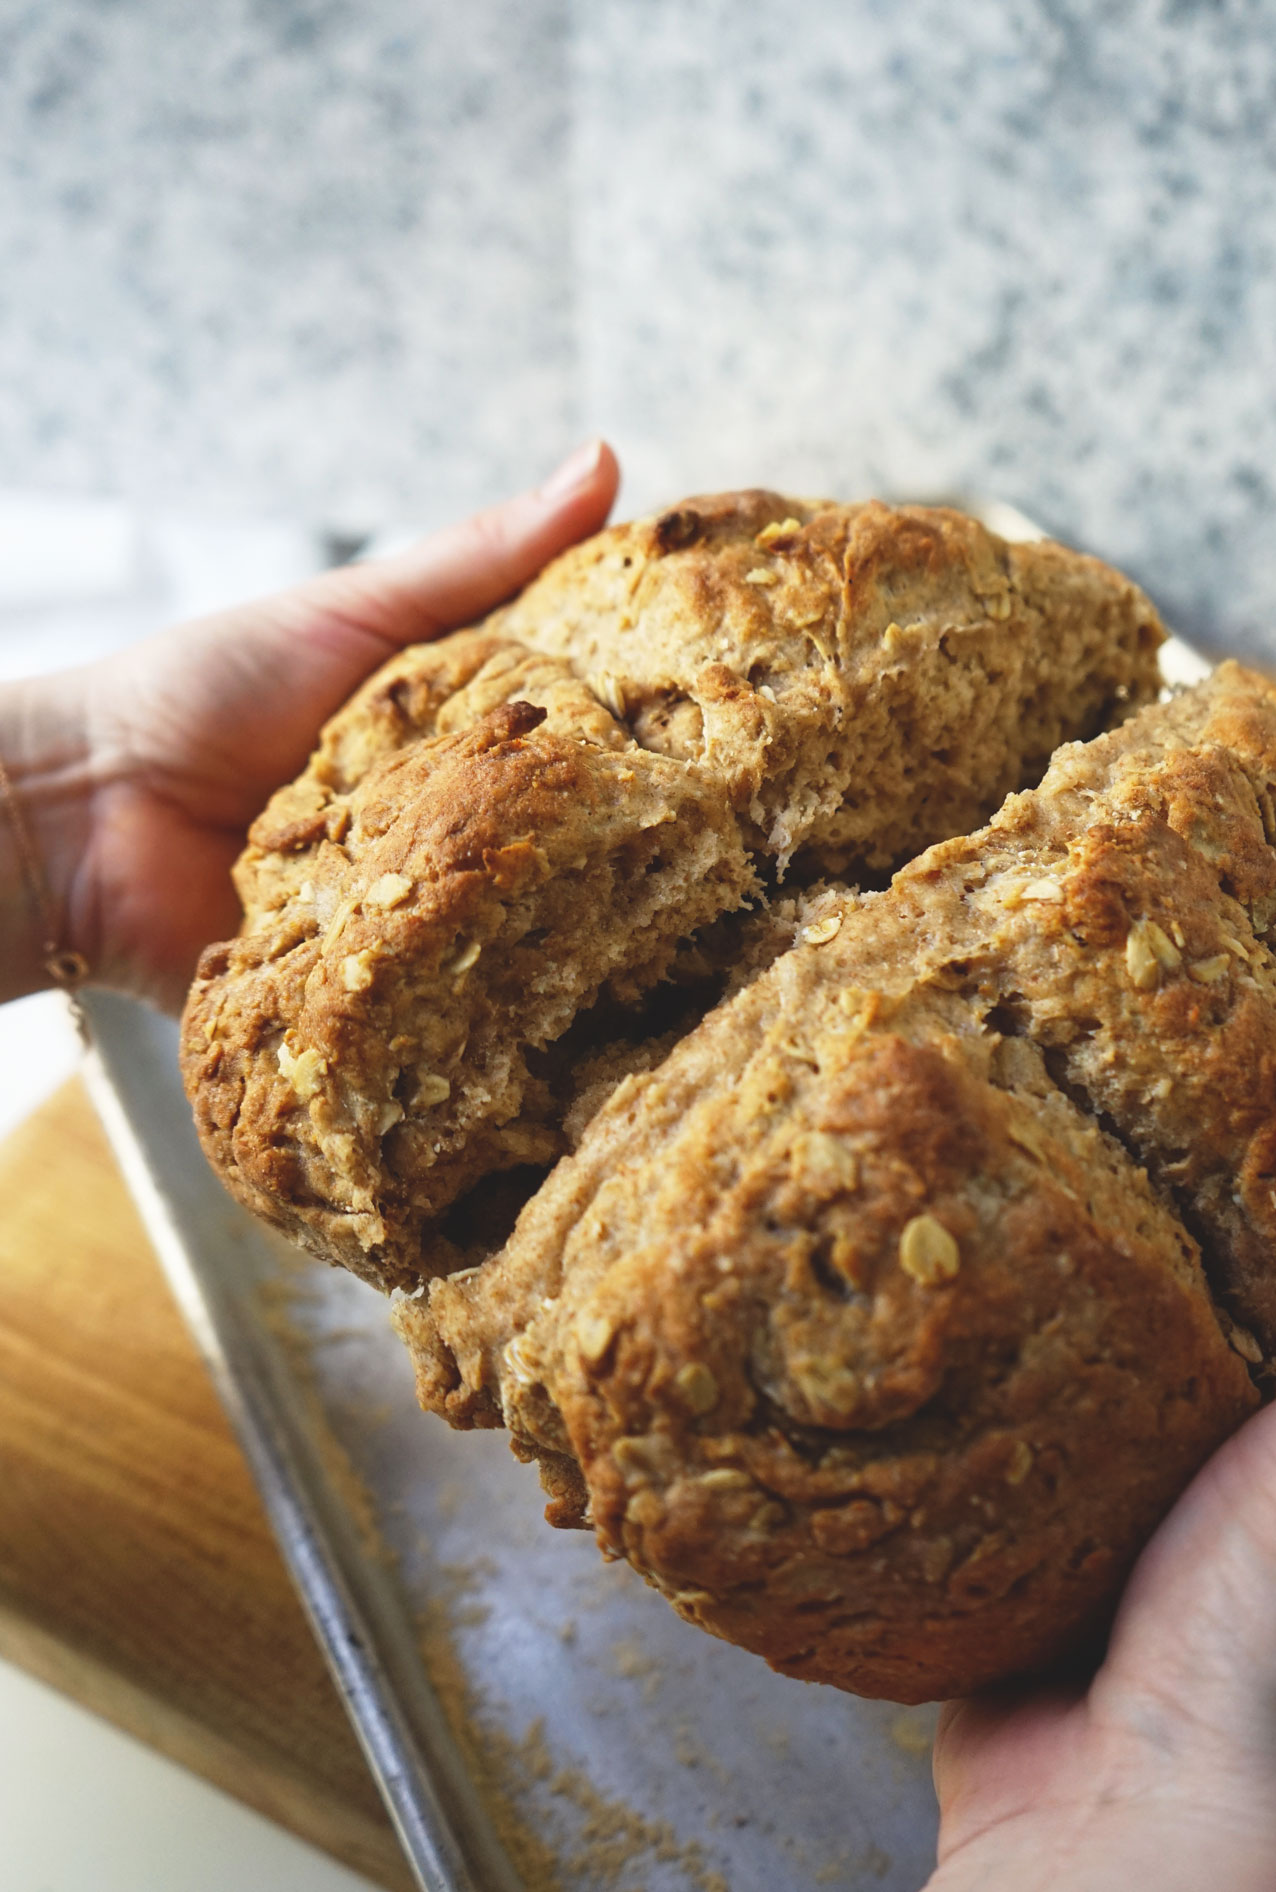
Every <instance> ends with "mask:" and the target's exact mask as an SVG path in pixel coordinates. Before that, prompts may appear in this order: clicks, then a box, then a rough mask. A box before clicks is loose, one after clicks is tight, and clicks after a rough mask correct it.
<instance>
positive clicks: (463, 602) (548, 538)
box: [272, 440, 620, 654]
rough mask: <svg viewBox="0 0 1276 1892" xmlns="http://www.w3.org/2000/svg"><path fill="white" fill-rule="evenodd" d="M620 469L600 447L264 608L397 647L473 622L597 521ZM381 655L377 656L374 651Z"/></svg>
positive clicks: (310, 626)
mask: <svg viewBox="0 0 1276 1892" xmlns="http://www.w3.org/2000/svg"><path fill="white" fill-rule="evenodd" d="M619 481H620V469H619V467H618V466H617V463H616V456H615V454H614V453H613V452H612V450H611V448H610V447H609V446H608V445H607V443H606V442H605V441H603V440H593V441H589V442H587V443H586V444H585V445H584V446H582V447H578V448H577V449H576V451H575V452H574V453H573V454H571V455H570V456H569V457H568V458H567V459H566V460H564V462H563V463H562V465H561V466H560V467H558V468H557V470H556V471H555V472H554V473H552V474H551V475H550V476H549V478H548V479H547V480H545V481H544V482H543V483H542V484H541V485H540V486H537V487H534V488H532V489H531V490H530V491H528V492H525V493H520V494H519V495H518V496H517V497H516V498H514V499H510V500H507V501H506V502H505V503H504V504H503V505H501V506H495V507H492V508H491V509H490V510H488V511H486V512H480V513H475V514H474V515H473V517H472V518H469V519H464V520H461V521H460V522H459V523H458V524H456V525H452V526H446V527H444V529H443V530H442V531H440V532H435V533H432V534H431V535H430V536H429V537H428V538H424V539H421V540H420V541H419V542H418V543H417V544H415V545H413V546H410V547H409V548H408V549H407V550H406V551H403V552H399V553H396V554H395V555H393V556H392V557H388V558H380V559H369V560H367V561H365V562H363V563H361V564H357V565H346V566H343V567H342V568H341V569H340V570H338V571H333V572H325V573H324V574H323V575H322V577H319V578H315V579H312V580H311V581H310V583H309V584H306V585H301V586H298V587H297V588H296V589H295V590H293V591H291V592H287V593H284V594H283V595H282V596H281V597H280V598H279V599H278V600H274V601H272V602H274V603H276V604H277V606H278V607H279V615H280V616H284V615H285V614H286V617H287V621H288V622H289V624H290V625H291V624H296V625H298V626H299V627H305V629H306V630H307V633H308V634H311V635H313V634H314V631H315V627H316V624H317V623H318V624H320V625H321V624H323V623H324V622H325V621H326V622H328V623H331V622H333V621H334V620H335V621H336V622H338V623H340V624H341V626H342V627H343V628H344V629H345V630H347V631H349V630H357V631H361V632H364V633H365V634H369V635H370V636H372V637H374V638H376V639H378V640H380V641H382V642H383V643H385V644H387V645H389V646H391V647H393V648H395V649H397V648H398V647H399V646H401V645H403V644H410V643H417V642H420V641H422V640H423V639H426V638H430V637H435V636H437V635H438V634H439V633H440V632H441V631H447V630H452V629H454V628H455V627H457V626H458V625H462V624H468V623H470V622H472V621H473V620H474V619H475V618H479V617H482V616H483V614H484V613H485V612H487V611H490V610H492V609H493V607H494V606H496V605H498V604H500V603H501V602H502V601H503V600H504V599H506V598H508V597H510V596H511V595H512V594H513V593H514V592H516V591H517V590H518V589H519V588H520V586H522V585H525V584H526V583H527V581H528V580H529V579H530V578H534V577H535V575H536V573H537V572H538V571H540V569H541V567H542V566H543V565H545V564H546V563H547V562H548V560H549V559H551V558H553V557H554V556H555V555H556V554H557V553H559V552H561V551H564V550H565V549H566V548H567V547H568V546H569V545H573V544H575V542H576V541H577V540H578V539H582V538H584V537H585V536H586V535H587V534H589V533H591V532H595V531H597V530H598V528H599V527H600V526H601V525H602V524H603V523H604V521H605V520H606V517H607V514H608V512H609V511H610V509H611V504H612V501H613V500H614V498H615V496H616V488H617V486H618V484H619ZM381 654H385V653H381Z"/></svg>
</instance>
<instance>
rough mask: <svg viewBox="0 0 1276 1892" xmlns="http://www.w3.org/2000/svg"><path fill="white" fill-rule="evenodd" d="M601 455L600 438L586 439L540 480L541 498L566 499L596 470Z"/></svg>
mask: <svg viewBox="0 0 1276 1892" xmlns="http://www.w3.org/2000/svg"><path fill="white" fill-rule="evenodd" d="M602 457H603V443H602V441H601V440H587V441H586V442H585V444H584V446H583V447H577V449H576V451H575V452H574V453H569V454H568V456H567V458H566V459H565V460H564V461H563V464H562V465H561V466H559V467H555V469H554V471H553V472H552V473H551V474H550V476H549V478H548V479H547V480H545V481H543V482H542V485H541V489H540V495H541V498H542V499H566V497H567V495H568V494H569V493H574V492H575V491H576V489H577V487H578V486H585V485H586V484H588V482H589V481H590V480H591V479H592V478H593V477H594V474H595V473H596V472H597V471H598V463H599V461H600V460H601V459H602Z"/></svg>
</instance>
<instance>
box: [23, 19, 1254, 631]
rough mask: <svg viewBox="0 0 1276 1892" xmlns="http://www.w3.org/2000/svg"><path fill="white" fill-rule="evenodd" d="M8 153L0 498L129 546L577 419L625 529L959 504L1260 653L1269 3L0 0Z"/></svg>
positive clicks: (518, 444)
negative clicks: (38, 507)
mask: <svg viewBox="0 0 1276 1892" xmlns="http://www.w3.org/2000/svg"><path fill="white" fill-rule="evenodd" d="M0 139H3V149H2V152H0V234H2V237H3V246H4V259H5V260H4V269H3V273H2V274H0V483H3V484H5V485H7V486H9V487H11V488H15V489H18V490H20V491H26V492H31V493H39V494H43V495H57V496H65V497H67V498H70V497H76V498H88V497H91V498H95V499H101V498H109V499H112V500H116V501H120V502H123V503H124V504H125V505H127V506H128V507H129V508H130V509H131V510H132V511H133V513H134V516H135V518H136V519H137V520H138V521H139V525H140V528H141V535H142V538H143V540H145V526H146V523H147V521H148V519H150V518H151V517H155V518H159V517H160V516H161V515H166V514H168V513H170V512H171V511H173V510H174V509H177V510H181V511H184V512H198V513H203V514H204V515H206V516H209V517H217V518H220V519H222V520H224V521H228V520H245V519H253V520H261V519H263V518H268V519H270V520H273V521H276V522H288V523H294V524H296V523H300V524H303V525H304V526H306V527H307V528H311V529H314V530H316V531H319V532H324V533H327V534H330V535H332V536H333V538H334V539H335V541H336V542H337V543H338V544H341V543H346V542H349V541H350V540H351V539H358V538H359V537H360V536H362V535H364V534H366V533H368V532H372V531H376V530H378V529H381V528H383V527H385V526H387V525H390V524H394V525H400V524H410V523H411V524H422V525H428V524H432V523H434V522H436V521H438V520H441V519H443V518H445V517H448V516H451V515H453V514H455V513H457V512H461V511H465V510H467V509H468V508H470V507H472V506H474V505H476V504H478V503H480V502H482V501H485V500H489V499H491V498H493V497H495V496H496V495H498V494H501V493H504V492H506V491H508V490H509V489H510V488H511V487H514V486H516V485H518V484H520V483H521V482H523V481H526V480H528V479H531V478H533V477H535V476H536V475H537V474H538V473H540V472H541V471H542V470H543V469H544V468H546V467H548V466H549V465H550V464H551V463H552V462H553V461H554V459H555V458H556V456H558V455H559V454H560V453H561V452H562V451H563V450H564V449H565V448H566V447H567V446H568V445H569V444H570V443H571V442H573V441H574V440H575V439H576V438H577V437H578V436H580V435H582V434H584V433H587V432H593V431H595V430H601V431H603V432H605V433H607V434H608V435H609V436H610V437H611V438H613V439H614V441H615V442H616V444H617V447H618V449H619V451H620V453H621V456H622V459H623V460H624V463H625V466H626V469H627V475H628V479H627V486H626V490H625V492H624V494H623V496H622V504H623V506H625V507H626V508H630V509H641V508H646V507H648V506H651V505H653V504H656V503H659V502H661V501H662V500H665V499H670V498H673V497H676V496H678V495H679V494H681V493H683V492H684V491H688V490H691V489H696V488H701V489H703V488H706V487H713V486H718V485H723V484H742V483H750V482H765V483H769V484H773V485H778V486H781V487H791V488H794V489H796V490H798V491H801V492H811V491H818V492H827V493H830V494H835V495H838V496H852V495H856V494H860V493H863V492H867V491H869V490H880V491H883V492H887V493H890V494H908V495H924V494H934V493H944V492H960V491H962V490H966V489H975V490H978V491H980V492H995V493H996V494H998V495H1000V496H1002V497H1004V498H1007V499H1010V500H1012V501H1014V502H1015V503H1017V504H1018V505H1020V506H1022V507H1023V508H1025V509H1026V510H1027V511H1029V512H1031V513H1034V514H1036V515H1038V516H1039V517H1040V518H1041V519H1042V520H1043V522H1044V523H1046V524H1047V525H1048V526H1049V527H1050V528H1051V529H1052V530H1053V531H1055V532H1057V533H1059V534H1060V535H1062V536H1065V537H1067V538H1070V539H1073V540H1076V541H1078V542H1081V543H1084V544H1090V545H1094V546H1096V547H1098V548H1101V549H1102V550H1103V551H1104V552H1105V553H1107V554H1109V555H1110V556H1111V557H1113V558H1114V559H1116V560H1117V561H1118V562H1120V563H1122V564H1123V565H1125V566H1127V567H1128V568H1129V569H1130V570H1131V571H1132V572H1134V573H1135V574H1136V575H1137V576H1139V577H1140V578H1141V579H1143V580H1144V581H1145V582H1147V583H1148V584H1149V586H1150V587H1151V589H1152V590H1153V591H1154V592H1155V593H1156V595H1157V597H1158V598H1159V599H1160V600H1161V601H1163V603H1164V605H1165V607H1166V609H1167V610H1168V611H1169V613H1170V614H1171V615H1172V616H1173V617H1174V619H1175V620H1176V622H1177V624H1178V625H1179V627H1180V628H1182V629H1184V630H1187V631H1190V632H1194V633H1195V634H1196V635H1197V636H1198V637H1208V638H1210V639H1212V640H1214V641H1216V642H1218V643H1219V644H1228V645H1234V644H1237V643H1245V644H1252V643H1261V642H1262V640H1263V638H1264V637H1265V635H1266V632H1267V627H1268V625H1269V623H1270V622H1271V621H1272V619H1273V607H1274V605H1276V540H1274V538H1273V534H1272V532H1271V531H1270V520H1271V506H1272V482H1273V479H1274V478H1276V471H1274V469H1276V399H1274V396H1276V267H1274V262H1276V258H1274V250H1276V35H1273V33H1272V31H1271V16H1270V10H1269V9H1267V8H1266V7H1264V6H1263V5H1262V4H1261V0H1037V4H1031V3H1028V0H972V4H970V5H967V6H965V7H962V8H954V7H952V6H949V5H945V4H941V0H915V3H914V4H911V5H908V6H898V5H893V4H890V3H889V0H787V3H786V4H785V5H784V6H776V5H764V4H761V0H641V3H639V0H590V3H589V4H577V5H572V4H569V3H568V0H542V3H541V4H532V5H529V4H527V0H467V4H466V5H465V6H458V5H444V4H441V0H373V3H372V4H365V5H360V4H355V3H354V0H200V4H198V5H197V4H195V3H194V0H41V3H40V4H21V3H19V0H2V4H0ZM145 549H146V548H145V545H144V546H143V550H145ZM158 562H160V563H161V564H162V562H163V561H162V555H161V556H160V557H159V561H158ZM153 563H154V560H153V561H152V564H153ZM137 575H138V576H139V577H140V576H141V573H140V571H139V573H138V574H137ZM152 575H153V572H152Z"/></svg>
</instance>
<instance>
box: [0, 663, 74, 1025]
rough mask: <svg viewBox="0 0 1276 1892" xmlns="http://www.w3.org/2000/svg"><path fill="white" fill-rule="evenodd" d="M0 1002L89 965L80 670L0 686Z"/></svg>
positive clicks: (64, 979)
mask: <svg viewBox="0 0 1276 1892" xmlns="http://www.w3.org/2000/svg"><path fill="white" fill-rule="evenodd" d="M0 763H2V764H3V766H4V773H5V777H6V778H7V782H8V792H7V793H6V792H4V789H3V787H2V786H0V999H9V998H17V997H19V996H20V995H21V994H22V993H25V992H34V991H38V990H40V989H42V988H47V987H50V986H54V985H57V984H59V983H61V984H66V983H69V982H70V981H69V980H68V977H67V972H68V971H69V964H67V965H66V966H65V968H64V970H63V972H62V975H61V977H59V975H58V971H57V967H56V965H55V964H53V963H51V962H53V961H54V960H55V959H56V958H57V957H59V956H60V957H61V958H62V959H63V960H64V961H66V959H67V956H68V955H75V956H78V957H79V958H80V959H83V960H84V961H86V962H87V963H88V964H89V965H90V966H91V965H92V963H93V955H92V940H91V937H90V935H91V929H92V901H91V898H90V894H89V889H88V887H87V885H86V871H85V870H86V863H87V860H88V854H89V839H90V833H91V826H92V803H93V768H92V758H91V747H90V742H89V732H88V716H87V704H86V698H85V693H84V690H83V687H82V682H81V673H79V672H75V671H72V672H64V673H62V674H59V675H56V676H51V677H32V678H24V679H22V680H21V681H19V682H16V683H7V684H4V685H0Z"/></svg>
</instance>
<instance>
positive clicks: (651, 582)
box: [492, 491, 1163, 874]
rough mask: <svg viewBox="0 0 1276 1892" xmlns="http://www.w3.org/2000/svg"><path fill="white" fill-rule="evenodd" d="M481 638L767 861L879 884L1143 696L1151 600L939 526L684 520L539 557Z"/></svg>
mask: <svg viewBox="0 0 1276 1892" xmlns="http://www.w3.org/2000/svg"><path fill="white" fill-rule="evenodd" d="M492 628H493V630H494V631H497V632H499V633H500V634H503V635H507V636H511V637H514V638H517V639H519V640H521V641H522V642H524V643H527V644H528V645H530V646H532V647H533V648H535V649H538V650H544V651H553V652H555V653H557V654H558V655H560V656H564V657H568V658H570V660H571V661H572V663H573V664H574V665H575V666H576V667H577V668H578V669H579V670H580V671H581V673H582V674H584V675H587V676H590V677H593V678H595V679H597V680H598V682H599V684H600V688H601V691H602V692H603V693H604V694H605V696H606V697H607V699H608V700H610V701H612V702H613V703H615V704H616V705H617V707H618V709H619V710H620V713H621V714H622V716H623V718H624V720H625V722H626V724H627V725H628V726H629V727H630V728H632V729H633V731H634V734H635V735H636V736H637V738H638V740H639V741H640V742H641V743H643V744H644V746H647V747H653V748H661V749H663V750H664V751H665V752H666V753H668V754H672V755H681V756H687V757H691V758H694V759H698V760H704V761H707V762H709V763H710V764H711V765H712V767H713V768H714V770H715V772H716V773H717V774H718V775H720V776H721V777H722V779H723V780H724V782H725V783H726V785H727V787H728V790H729V792H730V794H731V796H732V798H733V801H734V803H735V805H736V806H737V807H739V808H740V809H741V811H742V812H743V813H744V814H745V816H746V819H747V821H748V824H749V829H750V837H751V843H752V845H754V846H757V847H759V848H760V849H761V850H762V851H763V852H765V853H772V854H774V855H775V856H776V857H777V858H778V859H779V860H780V861H781V862H782V863H783V862H784V861H786V860H787V859H789V858H790V856H792V855H794V854H797V853H800V852H802V851H804V850H805V851H806V852H808V853H811V854H813V855H815V856H816V857H817V858H818V859H819V861H820V862H821V864H822V865H824V866H825V867H826V868H828V869H829V870H830V871H837V872H849V873H851V874H857V873H859V872H862V871H863V870H865V869H868V870H874V871H876V870H880V869H882V868H885V867H890V866H893V865H896V864H897V863H898V862H899V861H900V860H902V859H905V858H907V857H908V856H910V855H912V854H915V853H917V852H918V851H919V850H920V849H921V848H923V847H925V846H926V845H928V844H929V843H930V842H932V841H936V840H939V839H941V838H942V837H944V836H946V835H950V834H959V833H962V832H964V831H965V830H967V829H969V828H972V827H976V826H977V825H978V824H979V823H980V822H981V821H983V820H985V819H986V818H987V816H988V815H989V814H991V812H992V810H993V809H994V808H995V807H996V806H997V805H998V803H999V802H1000V801H1001V799H1002V797H1003V796H1004V795H1005V794H1006V793H1007V792H1008V791H1009V790H1010V789H1013V788H1018V787H1021V786H1023V785H1024V784H1025V783H1026V782H1027V781H1029V780H1034V779H1035V778H1036V777H1037V776H1038V775H1040V773H1041V771H1042V769H1044V767H1045V765H1046V762H1047V760H1048V759H1049V757H1050V755H1051V753H1052V751H1053V750H1054V749H1055V748H1056V747H1057V746H1058V744H1059V743H1060V742H1063V741H1066V740H1068V739H1070V738H1072V737H1077V736H1082V737H1084V736H1090V735H1094V734H1096V733H1097V732H1098V731H1099V730H1100V729H1103V728H1105V727H1107V726H1108V724H1109V723H1111V722H1112V721H1114V720H1115V719H1116V717H1117V716H1118V715H1119V714H1120V713H1121V711H1122V710H1123V709H1124V708H1127V707H1128V706H1129V705H1131V704H1132V703H1138V702H1144V701H1147V700H1148V698H1149V697H1150V696H1151V695H1153V694H1154V693H1155V690H1156V687H1157V671H1156V651H1157V647H1158V646H1159V644H1160V642H1161V639H1162V635H1163V633H1162V631H1161V628H1160V625H1159V622H1158V620H1157V618H1156V614H1155V612H1154V611H1153V610H1152V607H1151V605H1150V604H1149V603H1148V600H1147V599H1146V597H1145V596H1144V595H1143V593H1142V592H1141V591H1139V590H1138V589H1137V587H1136V586H1134V585H1131V584H1130V582H1129V580H1128V579H1125V578H1122V577H1121V576H1120V575H1119V574H1118V573H1116V572H1113V571H1112V570H1111V569H1110V568H1109V567H1107V566H1104V565H1101V564H1100V563H1099V562H1098V561H1097V560H1096V559H1091V558H1086V557H1084V556H1082V555H1080V554H1078V553H1075V552H1070V551H1068V550H1066V549H1065V548H1064V547H1062V546H1059V545H1055V544H1053V543H1050V542H1048V541H1046V542H1041V543H1035V544H1027V545H1009V544H1006V543H1005V542H1003V541H1002V540H1000V539H998V538H996V537H995V536H994V535H993V534H991V533H989V532H987V531H986V530H985V529H984V527H983V526H981V525H980V524H979V523H978V522H977V521H976V520H974V519H971V518H968V517H967V516H966V515H964V514H962V513H959V512H954V511H951V510H949V509H947V508H944V507H923V506H899V507H891V506H886V505H883V504H882V503H881V502H880V501H878V500H870V501H867V502H865V503H864V504H862V505H858V506H839V505H833V504H830V503H827V502H803V501H796V500H792V499H786V498H784V497H783V496H782V495H780V494H777V493H769V492H762V491H754V492H743V493H723V494H718V495H714V496H712V497H709V498H705V499H693V500H687V501H685V502H684V503H683V504H682V505H681V506H678V507H676V508H675V509H673V510H672V511H671V512H668V513H666V514H664V515H663V516H661V517H659V518H657V519H652V520H640V521H638V522H636V523H634V524H632V525H624V526H617V527H614V528H612V529H611V530H610V531H607V532H602V533H599V534H598V536H597V537H596V538H593V539H590V540H588V541H587V542H586V543H585V544H583V545H580V546H577V547H576V548H575V549H574V550H572V551H570V552H567V553H565V554H564V555H563V557H562V558H560V559H558V560H557V561H556V562H555V563H554V564H553V565H552V566H550V568H549V569H548V571H546V572H545V573H544V575H543V576H542V577H541V578H540V579H538V580H537V582H536V583H535V584H534V585H531V586H529V587H528V589H527V590H526V591H525V592H524V593H523V595H522V596H521V597H520V598H519V599H518V600H517V601H516V602H515V603H514V604H512V605H510V606H509V607H508V608H507V609H506V610H505V611H503V612H499V613H497V615H496V617H495V618H494V619H493V620H492Z"/></svg>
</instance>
